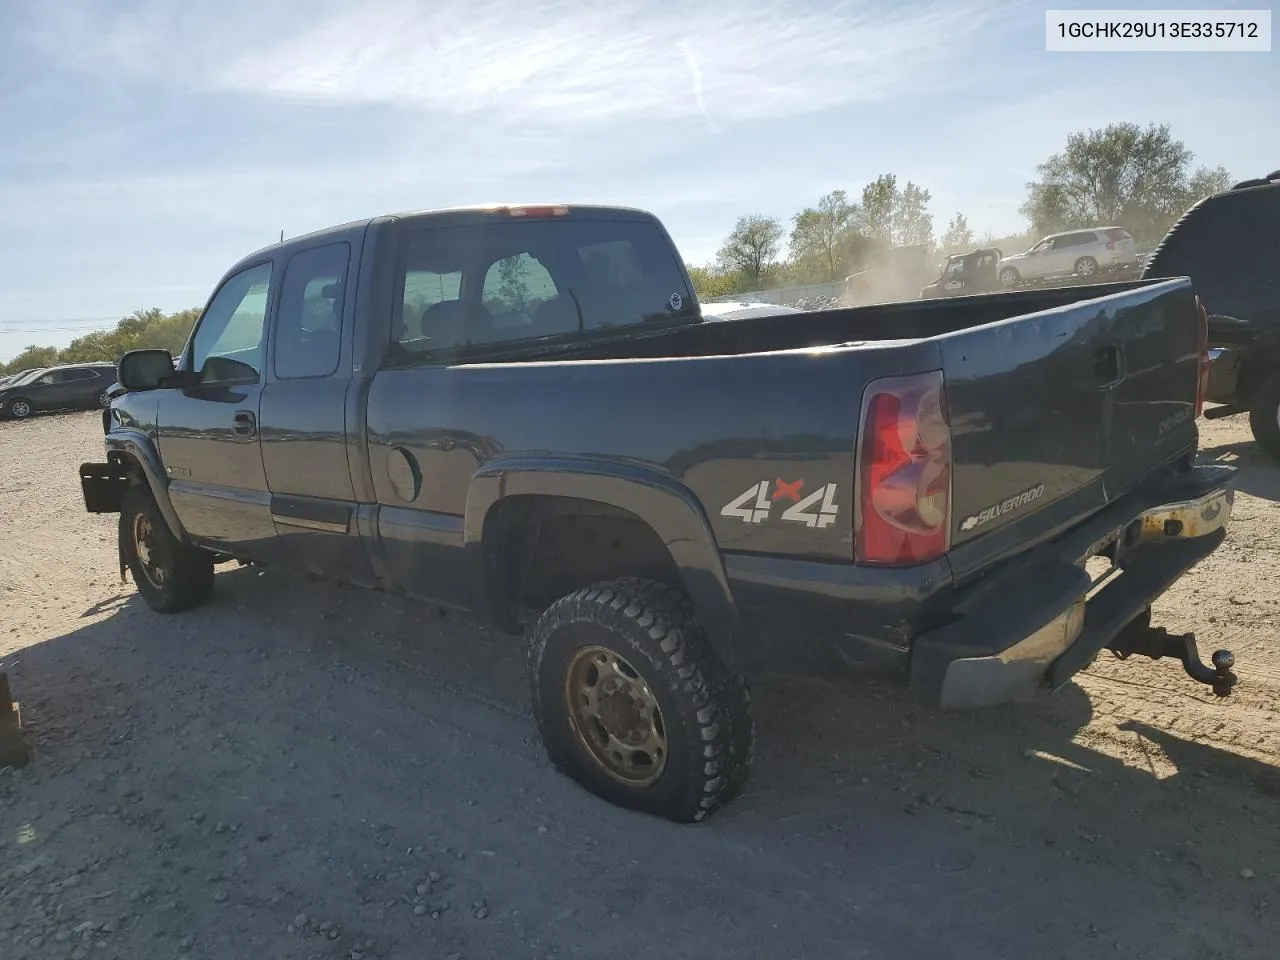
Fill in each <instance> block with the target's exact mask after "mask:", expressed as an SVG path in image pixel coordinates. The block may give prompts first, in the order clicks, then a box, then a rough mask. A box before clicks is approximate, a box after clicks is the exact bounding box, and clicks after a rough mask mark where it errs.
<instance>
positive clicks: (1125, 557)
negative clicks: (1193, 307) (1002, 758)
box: [910, 466, 1235, 707]
mask: <svg viewBox="0 0 1280 960" xmlns="http://www.w3.org/2000/svg"><path fill="white" fill-rule="evenodd" d="M1234 472H1235V471H1234V469H1233V468H1231V467H1219V466H1211V467H1196V468H1194V469H1192V470H1191V471H1188V472H1187V473H1185V474H1182V475H1180V476H1179V477H1178V478H1177V479H1176V480H1174V481H1170V482H1168V483H1164V484H1161V485H1160V486H1158V487H1157V488H1155V489H1153V490H1152V491H1151V493H1150V494H1149V495H1148V497H1147V498H1146V502H1142V501H1139V502H1138V504H1137V505H1134V504H1133V503H1132V501H1130V502H1127V503H1123V504H1116V505H1113V507H1111V508H1108V509H1107V510H1104V511H1103V512H1102V513H1101V514H1099V515H1098V516H1097V517H1095V518H1093V519H1092V520H1090V521H1089V522H1087V523H1086V524H1084V525H1082V526H1081V527H1078V528H1076V529H1075V530H1073V531H1072V532H1070V533H1068V534H1067V535H1065V536H1064V537H1062V538H1061V539H1059V540H1057V541H1055V542H1053V543H1051V544H1046V545H1045V546H1044V547H1040V548H1037V549H1036V550H1034V551H1032V553H1031V554H1030V555H1027V556H1023V557H1019V558H1017V559H1016V560H1015V561H1013V562H1012V563H1008V564H1006V565H1005V566H1004V567H1002V568H1001V569H999V570H997V571H995V572H993V573H992V574H989V575H988V576H986V577H984V578H983V579H982V580H980V581H979V582H978V583H977V584H976V585H974V586H973V587H972V588H970V589H967V590H964V591H962V592H961V593H960V594H959V595H958V596H957V599H956V604H955V613H956V614H957V616H956V618H955V619H954V620H953V621H952V622H951V623H948V624H947V625H945V626H943V627H941V628H939V629H936V630H933V631H930V632H928V633H925V634H923V635H921V636H920V637H918V638H917V639H916V641H915V643H914V644H913V647H912V654H911V667H910V684H911V686H912V688H913V689H915V690H916V691H917V692H918V693H919V694H921V695H922V696H923V697H924V698H925V699H927V700H929V701H931V702H934V703H937V704H938V705H940V706H944V707H981V706H991V705H994V704H997V703H1004V702H1007V701H1011V700H1020V699H1025V698H1026V697H1029V696H1031V695H1033V694H1034V692H1035V691H1036V690H1037V689H1040V688H1045V687H1047V688H1050V689H1054V688H1057V687H1059V686H1061V685H1062V684H1064V683H1066V682H1067V681H1068V680H1069V679H1070V678H1071V677H1072V676H1073V675H1074V674H1075V673H1076V672H1077V671H1079V670H1081V669H1082V668H1084V667H1086V666H1087V665H1088V664H1089V663H1091V662H1092V661H1093V659H1094V657H1096V656H1097V654H1098V653H1099V651H1101V650H1103V649H1104V648H1106V647H1108V646H1109V645H1111V644H1113V643H1114V642H1116V639H1117V637H1119V636H1120V635H1121V634H1122V633H1123V632H1124V630H1125V628H1126V627H1128V626H1129V625H1130V624H1132V623H1133V622H1134V621H1135V620H1137V619H1138V618H1140V617H1142V616H1144V614H1145V613H1146V612H1147V611H1148V610H1149V609H1150V607H1151V604H1152V603H1153V602H1154V601H1155V600H1156V598H1158V597H1159V596H1160V595H1161V594H1163V593H1164V592H1165V591H1166V590H1168V589H1169V587H1170V586H1172V585H1173V584H1174V583H1175V582H1176V581H1177V580H1178V579H1179V578H1180V577H1181V576H1182V575H1183V574H1184V573H1186V572H1187V571H1188V570H1190V569H1191V568H1192V567H1193V566H1195V565H1196V564H1197V563H1199V562H1200V561H1201V560H1203V559H1204V558H1205V557H1207V556H1208V555H1209V554H1211V553H1212V552H1213V551H1214V550H1216V549H1217V548H1218V546H1219V545H1220V544H1221V543H1222V541H1223V539H1225V537H1226V533H1227V531H1226V528H1227V523H1228V521H1229V520H1230V518H1231V508H1232V504H1233V500H1234V491H1233V489H1232V486H1231V485H1232V482H1233V474H1234ZM1153 499H1154V501H1155V502H1152V500H1153ZM1099 555H1104V556H1107V557H1108V558H1109V559H1111V560H1112V563H1113V568H1112V572H1111V573H1112V575H1110V576H1109V577H1106V578H1103V579H1101V580H1100V581H1098V582H1095V581H1094V580H1093V579H1092V578H1091V577H1090V575H1089V574H1088V573H1087V572H1086V569H1085V564H1086V562H1087V561H1088V560H1089V559H1090V558H1091V557H1094V556H1099Z"/></svg>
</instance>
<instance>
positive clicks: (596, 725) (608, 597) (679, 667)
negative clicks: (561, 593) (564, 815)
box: [529, 578, 755, 823]
mask: <svg viewBox="0 0 1280 960" xmlns="http://www.w3.org/2000/svg"><path fill="white" fill-rule="evenodd" d="M593 670H598V671H600V672H599V673H597V674H596V679H595V680H594V681H593V680H592V671H593ZM601 678H603V679H601ZM529 682H530V693H531V699H532V702H533V712H534V716H535V718H536V719H537V722H538V730H539V732H540V733H541V734H542V741H543V744H544V745H545V747H546V750H547V756H548V757H549V758H550V760H551V762H552V764H554V766H555V767H556V769H558V770H559V771H560V772H561V773H563V774H565V775H566V776H568V777H570V778H571V779H573V780H575V781H577V782H578V783H579V784H580V785H582V786H583V787H585V788H586V789H587V790H589V791H590V792H591V793H594V794H595V795H596V796H598V797H601V798H603V799H605V800H607V801H609V802H610V803H614V804H617V805H618V806H621V807H626V808H629V809H632V810H640V811H643V812H645V813H651V814H654V815H657V816H660V817H665V818H667V819H669V820H674V821H676V822H678V823H691V822H695V821H699V820H704V819H706V818H707V817H708V816H710V815H711V814H712V813H714V812H715V811H716V810H717V809H719V808H720V807H722V806H723V805H725V804H726V803H728V802H729V801H730V800H732V799H733V798H734V797H735V796H736V795H737V794H738V792H739V791H740V790H741V789H742V786H743V784H744V783H745V782H746V779H747V775H748V773H749V772H750V769H751V762H752V759H753V754H754V745H755V723H754V720H753V717H752V711H751V697H750V693H749V692H748V689H747V686H746V683H745V682H744V681H743V679H742V678H741V677H739V676H737V675H736V674H734V673H732V672H730V671H729V670H728V669H727V668H726V667H725V666H724V664H723V663H721V661H720V660H719V658H718V657H717V656H716V655H715V653H714V651H713V650H712V649H711V646H710V644H708V643H707V640H706V638H705V636H704V635H703V632H702V630H701V628H700V627H699V626H698V623H697V621H696V619H695V618H694V614H693V605H692V604H691V603H690V602H689V600H688V599H687V598H686V597H685V596H684V594H682V593H680V592H679V591H677V590H675V589H673V588H671V587H668V586H665V585H663V584H659V583H655V582H653V581H649V580H641V579H637V578H623V579H619V580H611V581H608V582H605V583H598V584H594V585H592V586H590V587H584V588H583V589H581V590H577V591H575V592H573V593H571V594H569V595H568V596H565V597H562V598H561V599H560V600H557V601H556V602H555V603H554V604H552V605H551V606H550V607H549V608H548V609H547V610H546V612H545V613H543V615H542V616H541V617H540V618H539V620H538V622H537V623H536V624H535V625H534V627H533V630H532V632H531V636H530V644H529ZM610 683H613V684H614V685H615V686H617V685H622V686H624V687H626V692H624V693H623V694H621V695H619V694H617V693H614V694H608V693H607V689H606V688H607V687H608V685H609V684H610ZM628 684H629V686H628ZM584 690H586V691H589V692H588V693H583V691H584ZM580 696H581V699H579V697H580ZM586 700H591V701H592V702H593V706H591V707H586V706H583V705H582V704H583V703H584V702H585V701H586ZM619 700H621V701H622V706H621V708H620V709H621V711H622V713H623V714H627V711H628V710H630V708H631V707H633V706H636V705H640V706H642V707H644V708H645V709H648V714H647V716H648V720H647V721H646V720H643V719H642V720H637V721H636V722H635V723H633V724H628V722H625V721H622V722H619V721H618V716H619V711H618V701H619ZM609 704H612V706H613V708H614V709H613V710H608V709H606V706H607V705H609ZM591 709H597V710H599V711H600V712H601V713H603V714H605V715H606V716H607V717H611V718H612V719H613V720H614V721H615V723H614V726H615V727H617V728H618V729H617V730H608V729H607V727H606V726H605V724H604V723H603V722H597V721H598V720H599V717H598V716H597V717H586V716H584V715H583V713H584V711H589V710H591ZM630 716H631V717H632V719H634V718H635V714H630ZM646 724H647V726H646ZM640 728H644V729H646V730H647V731H648V739H647V740H646V743H647V744H652V743H655V742H657V741H656V740H655V739H654V734H655V732H656V733H660V734H661V737H660V740H661V743H662V747H661V748H660V749H657V750H656V751H655V752H656V753H660V754H661V755H660V756H656V757H650V760H651V761H652V765H651V766H650V767H649V768H648V769H649V771H650V773H649V775H648V776H645V774H644V769H645V768H644V766H643V764H641V765H638V766H637V765H632V766H631V767H630V768H628V770H625V771H624V770H622V769H620V768H619V767H618V766H613V765H611V763H610V761H609V759H608V757H607V754H608V753H609V752H610V749H611V748H610V746H609V744H610V743H614V744H616V743H618V741H617V740H612V741H610V740H609V739H608V734H609V733H614V734H615V736H616V734H617V733H622V734H623V736H627V735H628V734H629V733H634V732H635V731H636V730H637V729H640ZM638 739H643V738H636V740H637V741H638ZM593 743H594V744H595V746H594V747H593V746H592V744H593ZM615 756H617V757H618V762H619V764H621V763H622V760H621V756H620V753H619V752H615ZM636 770H639V771H640V772H639V773H636V772H635V771H636ZM631 774H634V775H631Z"/></svg>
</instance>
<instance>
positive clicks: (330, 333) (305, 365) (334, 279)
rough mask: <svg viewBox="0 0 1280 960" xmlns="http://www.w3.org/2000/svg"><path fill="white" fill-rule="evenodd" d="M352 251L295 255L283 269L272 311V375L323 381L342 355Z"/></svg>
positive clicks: (334, 246)
mask: <svg viewBox="0 0 1280 960" xmlns="http://www.w3.org/2000/svg"><path fill="white" fill-rule="evenodd" d="M350 261H351V246H350V245H349V244H347V243H331V244H326V245H325V246H323V247H313V248H311V249H309V250H302V251H300V252H299V253H295V254H294V255H293V256H292V257H290V259H289V263H288V266H287V267H285V272H284V280H283V281H282V282H281V285H280V306H279V308H278V309H277V311H276V325H275V330H276V336H275V346H274V348H273V349H274V352H275V375H276V377H277V378H278V379H281V380H291V379H304V378H309V377H327V376H329V375H330V374H332V373H333V372H334V371H335V370H337V368H338V358H339V356H340V355H341V352H342V316H343V310H344V308H345V305H346V289H347V269H348V267H349V265H350Z"/></svg>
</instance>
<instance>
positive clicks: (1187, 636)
mask: <svg viewBox="0 0 1280 960" xmlns="http://www.w3.org/2000/svg"><path fill="white" fill-rule="evenodd" d="M1107 649H1108V650H1110V651H1111V652H1112V653H1114V654H1115V655H1116V656H1117V657H1118V658H1119V659H1121V660H1127V659H1129V657H1130V656H1132V655H1133V654H1135V653H1137V654H1140V655H1142V656H1144V657H1150V658H1151V659H1152V660H1159V659H1160V658H1161V657H1173V658H1175V659H1177V660H1180V661H1182V669H1184V670H1185V671H1187V675H1188V676H1189V677H1191V679H1193V680H1198V681H1200V682H1201V683H1203V684H1205V685H1206V686H1209V687H1212V688H1213V692H1214V694H1215V695H1217V696H1219V697H1226V696H1229V695H1230V694H1231V688H1232V687H1234V686H1235V685H1236V684H1237V683H1238V682H1239V681H1238V679H1237V678H1236V675H1235V674H1234V673H1232V672H1231V668H1232V667H1234V666H1235V665H1236V657H1235V654H1234V653H1232V652H1231V651H1230V650H1215V651H1213V655H1212V656H1211V657H1210V658H1209V659H1210V662H1211V663H1212V664H1213V665H1212V666H1209V665H1208V664H1206V663H1205V662H1204V661H1203V660H1201V659H1200V651H1199V650H1198V649H1197V648H1196V635H1195V634H1194V633H1170V632H1169V631H1168V630H1166V629H1165V628H1164V627H1153V626H1151V611H1150V610H1148V611H1146V613H1144V614H1142V615H1141V616H1139V617H1137V618H1136V619H1134V620H1133V621H1132V622H1131V623H1130V624H1129V625H1128V626H1127V627H1125V628H1124V629H1123V630H1122V631H1120V633H1119V634H1118V635H1117V636H1116V638H1115V639H1114V640H1112V641H1111V643H1110V644H1108V645H1107Z"/></svg>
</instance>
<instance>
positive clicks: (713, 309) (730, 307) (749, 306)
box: [699, 300, 805, 320]
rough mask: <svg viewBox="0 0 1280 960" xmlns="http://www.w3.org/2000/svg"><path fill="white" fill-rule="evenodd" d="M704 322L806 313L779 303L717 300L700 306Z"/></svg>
mask: <svg viewBox="0 0 1280 960" xmlns="http://www.w3.org/2000/svg"><path fill="white" fill-rule="evenodd" d="M699 306H701V307H702V319H704V320H745V319H746V318H748V317H776V316H778V315H779V314H783V313H804V312H805V311H803V310H797V309H796V308H795V307H784V306H782V305H781V304H777V303H756V302H754V301H751V300H717V301H713V302H711V303H702V304H699Z"/></svg>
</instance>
